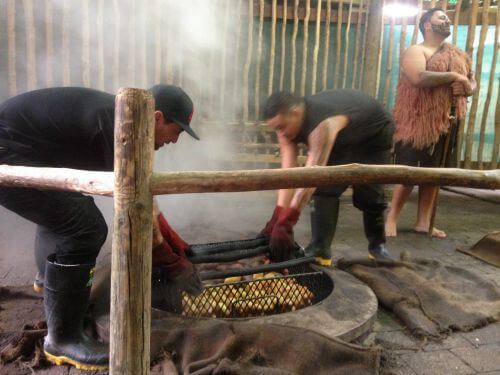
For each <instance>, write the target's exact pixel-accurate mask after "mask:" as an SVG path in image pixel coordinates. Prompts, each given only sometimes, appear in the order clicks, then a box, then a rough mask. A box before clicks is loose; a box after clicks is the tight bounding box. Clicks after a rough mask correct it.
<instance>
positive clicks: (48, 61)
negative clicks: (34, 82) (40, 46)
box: [45, 0, 54, 87]
mask: <svg viewBox="0 0 500 375" xmlns="http://www.w3.org/2000/svg"><path fill="white" fill-rule="evenodd" d="M53 11H54V9H53V6H52V0H45V83H46V85H47V87H51V86H53V85H54V70H53V61H52V57H53V56H54V14H53Z"/></svg>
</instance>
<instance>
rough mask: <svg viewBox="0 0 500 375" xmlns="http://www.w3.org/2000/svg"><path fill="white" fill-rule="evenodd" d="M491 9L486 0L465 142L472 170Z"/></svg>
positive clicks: (468, 164)
mask: <svg viewBox="0 0 500 375" xmlns="http://www.w3.org/2000/svg"><path fill="white" fill-rule="evenodd" d="M489 8H490V0H484V2H483V14H482V16H483V23H482V25H481V33H480V35H479V45H478V48H477V57H476V82H477V89H476V92H475V93H474V95H473V96H472V104H471V106H470V114H469V122H468V124H467V136H466V140H465V162H464V167H465V168H467V169H468V168H470V166H471V160H472V147H473V144H474V129H475V126H476V113H477V107H478V104H479V93H480V90H481V73H482V70H483V56H484V42H485V40H486V34H487V33H488V27H489V25H488V22H489Z"/></svg>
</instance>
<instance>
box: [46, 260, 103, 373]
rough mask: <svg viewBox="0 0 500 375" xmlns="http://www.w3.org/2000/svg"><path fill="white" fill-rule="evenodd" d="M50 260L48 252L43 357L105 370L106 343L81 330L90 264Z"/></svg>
mask: <svg viewBox="0 0 500 375" xmlns="http://www.w3.org/2000/svg"><path fill="white" fill-rule="evenodd" d="M54 260H55V254H52V255H50V256H49V257H48V258H47V262H46V265H45V283H44V306H45V317H46V319H47V328H48V334H47V336H46V337H45V342H44V345H43V348H44V351H45V356H46V358H47V360H49V361H50V362H52V363H55V364H56V365H62V364H70V365H73V366H75V367H76V368H78V369H80V370H91V371H102V370H106V369H107V367H108V363H109V348H108V346H107V345H105V344H103V343H101V342H99V341H97V340H95V339H93V338H92V337H89V336H87V335H86V334H85V333H84V332H83V320H84V316H85V313H86V311H87V305H88V299H89V295H90V287H91V286H92V278H93V273H94V265H93V264H83V265H64V264H57V263H55V262H54Z"/></svg>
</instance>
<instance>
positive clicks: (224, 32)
mask: <svg viewBox="0 0 500 375" xmlns="http://www.w3.org/2000/svg"><path fill="white" fill-rule="evenodd" d="M221 6H222V7H223V8H224V21H223V22H224V23H223V26H222V51H221V64H220V70H221V71H220V74H221V82H220V91H219V95H220V101H219V104H220V107H219V108H220V111H219V113H220V115H221V116H225V115H226V112H227V110H226V107H225V99H226V74H227V72H226V59H227V48H226V46H227V44H228V42H227V35H228V29H229V1H228V0H225V1H224V2H223V3H222V4H221Z"/></svg>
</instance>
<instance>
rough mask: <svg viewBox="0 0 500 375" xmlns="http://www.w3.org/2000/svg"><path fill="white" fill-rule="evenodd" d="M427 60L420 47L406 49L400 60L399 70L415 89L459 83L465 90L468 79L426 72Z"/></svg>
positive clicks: (462, 76)
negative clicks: (400, 69)
mask: <svg viewBox="0 0 500 375" xmlns="http://www.w3.org/2000/svg"><path fill="white" fill-rule="evenodd" d="M426 67H427V59H426V58H425V54H424V51H423V49H422V48H421V47H420V46H418V45H417V46H412V47H410V48H408V49H407V50H406V51H405V52H404V54H403V58H402V60H401V68H402V70H403V72H404V74H405V75H406V76H407V77H408V79H409V80H410V82H411V83H412V84H413V85H414V86H417V87H435V86H440V85H445V84H447V83H452V82H460V83H461V84H463V85H464V87H465V89H466V90H467V89H468V88H469V87H468V86H469V85H470V82H469V79H468V78H467V77H466V76H464V75H462V74H458V73H456V72H431V71H428V70H426Z"/></svg>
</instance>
